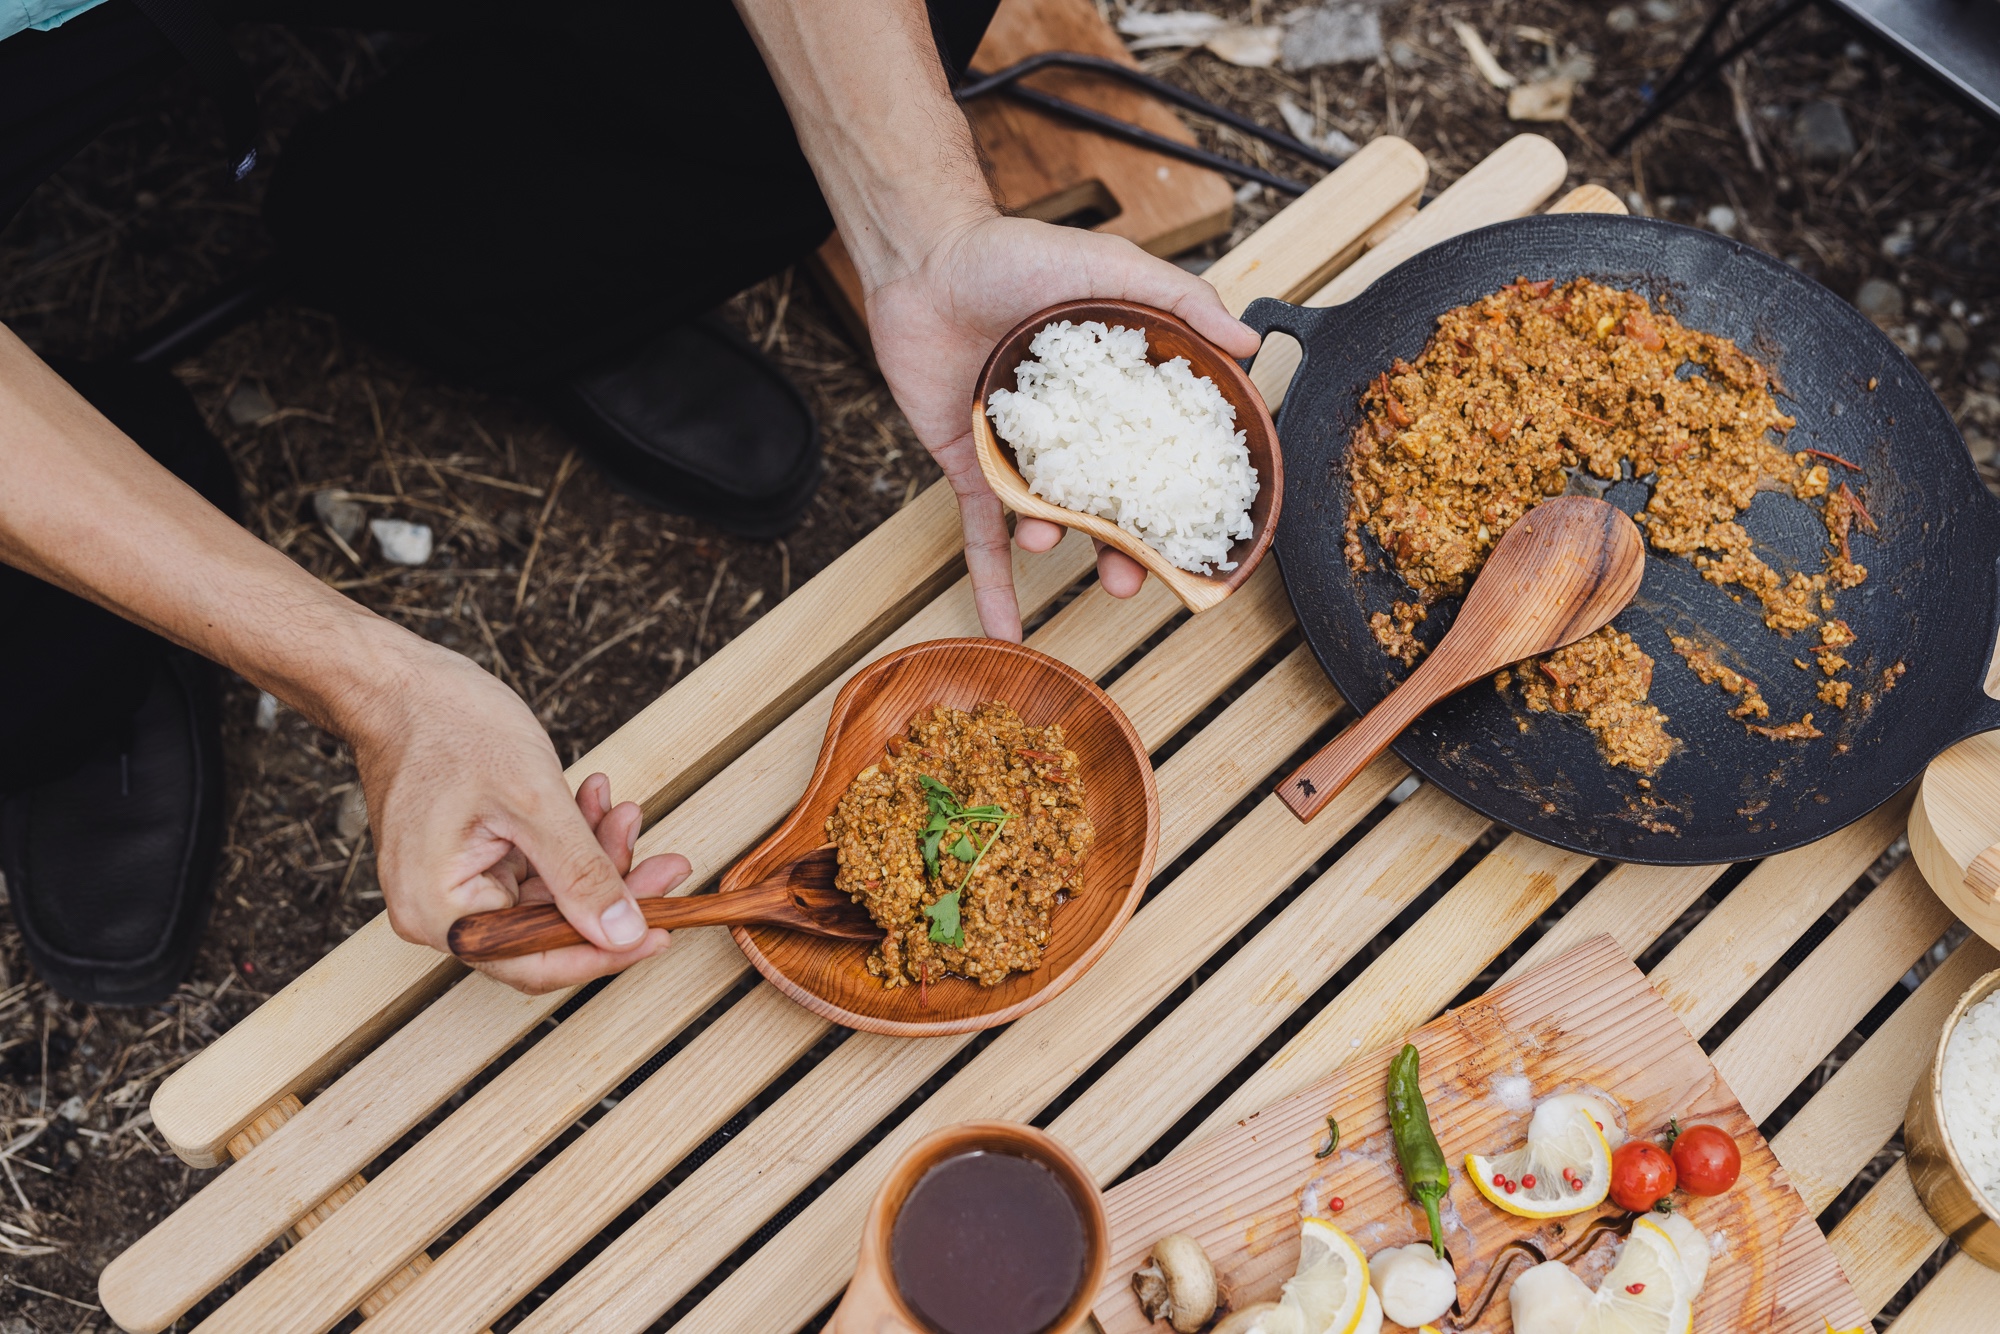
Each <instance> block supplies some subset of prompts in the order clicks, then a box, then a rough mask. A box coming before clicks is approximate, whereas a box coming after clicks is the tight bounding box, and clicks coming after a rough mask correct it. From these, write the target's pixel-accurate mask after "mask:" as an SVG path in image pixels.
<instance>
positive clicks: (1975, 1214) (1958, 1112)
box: [1903, 971, 2000, 1269]
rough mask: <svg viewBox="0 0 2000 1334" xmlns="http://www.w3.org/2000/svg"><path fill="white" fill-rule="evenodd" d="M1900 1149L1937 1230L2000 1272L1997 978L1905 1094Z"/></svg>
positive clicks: (1949, 1024) (1975, 987)
mask: <svg viewBox="0 0 2000 1334" xmlns="http://www.w3.org/2000/svg"><path fill="white" fill-rule="evenodd" d="M1903 1144H1904V1146H1905V1149H1906V1151H1907V1154H1908V1162H1909V1169H1910V1181H1911V1183H1912V1184H1913V1185H1914V1186H1915V1187H1916V1190H1917V1198H1919V1199H1921V1200H1922V1201H1923V1203H1924V1209H1925V1211H1926V1212H1928V1213H1929V1214H1930V1216H1931V1221H1932V1222H1934V1223H1936V1224H1937V1225H1938V1228H1939V1230H1940V1231H1943V1232H1945V1233H1946V1234H1948V1235H1949V1236H1950V1237H1951V1239H1952V1240H1953V1241H1955V1242H1957V1243H1958V1246H1959V1249H1960V1250H1962V1251H1964V1252H1965V1253H1966V1254H1967V1255H1969V1256H1971V1257H1972V1258H1973V1259H1975V1260H1977V1261H1979V1263H1981V1264H1983V1265H1985V1266H1986V1267H1987V1268H1988V1269H2000V1207H1996V1206H2000V971H1995V972H1991V973H1988V974H1987V975H1986V976H1984V977H1982V978H1980V979H1979V980H1978V981H1977V982H1975V983H1973V984H1972V987H1971V989H1970V990H1968V991H1967V992H1966V993H1965V994H1964V995H1963V996H1961V997H1959V999H1958V1004H1957V1005H1956V1006H1955V1007H1953V1009H1952V1012H1951V1017H1950V1018H1949V1019H1947V1020H1945V1025H1944V1031H1943V1032H1942V1033H1941V1034H1939V1035H1938V1044H1937V1050H1936V1051H1935V1052H1933V1053H1932V1055H1931V1060H1930V1062H1929V1064H1928V1065H1927V1066H1926V1067H1925V1070H1924V1075H1923V1078H1921V1079H1919V1080H1918V1081H1917V1086H1916V1088H1914V1089H1912V1090H1911V1091H1910V1106H1909V1109H1908V1110H1907V1111H1906V1112H1905V1113H1904V1116H1903Z"/></svg>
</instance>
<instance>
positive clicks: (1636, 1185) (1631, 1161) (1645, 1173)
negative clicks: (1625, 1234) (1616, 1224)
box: [1611, 1139, 1674, 1214]
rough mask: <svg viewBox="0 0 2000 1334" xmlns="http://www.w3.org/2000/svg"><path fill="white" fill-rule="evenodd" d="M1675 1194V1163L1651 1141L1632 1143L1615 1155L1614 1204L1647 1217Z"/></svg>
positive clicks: (1612, 1183)
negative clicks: (1668, 1197)
mask: <svg viewBox="0 0 2000 1334" xmlns="http://www.w3.org/2000/svg"><path fill="white" fill-rule="evenodd" d="M1673 1190H1674V1160H1673V1159H1671V1158H1669V1157H1667V1151H1666V1150H1665V1149H1663V1148H1661V1147H1660V1146H1659V1145H1657V1144H1655V1143H1653V1142H1652V1141H1651V1140H1643V1139H1628V1140H1626V1141H1625V1142H1624V1143H1623V1144H1621V1145H1619V1146H1618V1151H1617V1152H1616V1153H1614V1154H1612V1155H1611V1201H1612V1203H1614V1204H1616V1205H1617V1206H1618V1207H1619V1208H1620V1209H1630V1210H1631V1211H1632V1212H1633V1213H1635V1214H1643V1213H1645V1212H1646V1211H1647V1210H1648V1209H1650V1208H1652V1207H1653V1206H1654V1205H1655V1204H1658V1203H1659V1202H1660V1201H1661V1200H1663V1199H1665V1198H1666V1197H1667V1196H1669V1195H1671V1194H1673Z"/></svg>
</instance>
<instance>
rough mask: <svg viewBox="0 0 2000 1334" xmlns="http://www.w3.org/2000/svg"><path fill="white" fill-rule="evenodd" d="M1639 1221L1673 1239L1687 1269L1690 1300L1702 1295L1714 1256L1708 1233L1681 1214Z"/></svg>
mask: <svg viewBox="0 0 2000 1334" xmlns="http://www.w3.org/2000/svg"><path fill="white" fill-rule="evenodd" d="M1638 1221H1639V1222H1640V1223H1644V1224H1646V1225H1647V1226H1649V1227H1657V1228H1659V1229H1660V1230H1661V1231H1662V1232H1664V1233H1666V1234H1667V1236H1668V1237H1669V1238H1670V1239H1672V1241H1673V1243H1674V1249H1675V1250H1676V1251H1678V1252H1679V1253H1680V1257H1681V1268H1682V1269H1684V1270H1686V1271H1687V1280H1688V1300H1689V1301H1693V1300H1694V1299H1695V1298H1697V1297H1699V1296H1701V1290H1702V1288H1703V1287H1705V1286H1706V1285H1707V1283H1708V1262H1709V1260H1710V1259H1711V1258H1712V1257H1713V1256H1714V1250H1713V1248H1712V1247H1710V1245H1709V1242H1708V1237H1707V1235H1706V1234H1705V1233H1703V1232H1702V1230H1701V1229H1700V1228H1698V1227H1696V1226H1695V1225H1694V1224H1693V1223H1690V1222H1689V1221H1688V1220H1687V1218H1686V1217H1685V1216H1683V1215H1681V1214H1668V1215H1666V1216H1665V1217H1663V1218H1660V1219H1658V1220H1654V1219H1651V1218H1642V1219H1640V1220H1638ZM1634 1226H1637V1224H1634Z"/></svg>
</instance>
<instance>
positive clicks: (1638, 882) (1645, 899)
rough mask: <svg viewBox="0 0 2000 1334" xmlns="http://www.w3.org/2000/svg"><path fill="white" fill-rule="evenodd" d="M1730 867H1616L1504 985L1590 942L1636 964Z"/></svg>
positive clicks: (1511, 971) (1550, 931)
mask: <svg viewBox="0 0 2000 1334" xmlns="http://www.w3.org/2000/svg"><path fill="white" fill-rule="evenodd" d="M1728 869H1729V867H1728V866H1726V865H1724V866H1640V865H1637V864H1636V863H1627V864H1625V865H1623V866H1614V867H1612V868H1611V872H1610V874H1608V875H1606V876H1605V877H1604V879H1602V880H1600V881H1598V882H1597V883H1596V884H1595V885H1593V886H1591V889H1590V893H1588V894H1586V895H1585V896H1584V898H1583V901H1582V902H1580V903H1578V904H1576V905H1575V906H1574V907H1572V908H1571V909H1570V910H1569V911H1568V912H1566V913H1564V914H1563V915H1562V917H1561V919H1560V920H1558V921H1557V922H1556V923H1555V924H1554V925H1553V926H1551V927H1550V928H1549V929H1548V930H1547V931H1545V932H1543V933H1542V936H1541V938H1540V939H1538V940H1537V941H1536V942H1535V943H1534V944H1533V945H1530V946H1529V947H1528V951H1527V953H1525V954H1523V955H1522V956H1521V957H1520V958H1519V959H1518V960H1516V961H1515V963H1514V966H1513V967H1512V968H1509V969H1508V970H1507V971H1506V972H1505V973H1504V974H1502V975H1501V978H1500V980H1501V981H1502V982H1505V981H1507V980H1508V979H1510V978H1514V977H1519V976H1520V975H1521V974H1522V973H1525V972H1526V971H1528V969H1530V968H1537V967H1540V966H1541V965H1542V964H1545V963H1547V962H1548V961H1549V960H1550V959H1554V958H1557V957H1559V956H1561V955H1564V954H1567V953H1569V952H1570V951H1571V950H1573V949H1575V948H1576V947H1577V946H1578V945H1581V944H1582V943H1583V942H1584V941H1586V940H1589V939H1590V938H1591V937H1592V936H1610V937H1611V938H1613V939H1614V940H1616V941H1617V942H1618V943H1619V944H1620V945H1621V946H1623V947H1624V949H1625V953H1626V954H1628V955H1630V956H1631V957H1632V958H1634V959H1636V958H1638V957H1639V956H1640V955H1641V954H1644V953H1645V952H1646V949H1647V947H1648V946H1650V945H1651V944H1652V943H1653V942H1654V941H1656V940H1658V939H1659V938H1660V937H1661V936H1663V935H1665V934H1666V933H1667V928H1668V927H1670V926H1672V925H1673V924H1674V923H1675V922H1677V921H1679V920H1680V917H1681V914H1682V913H1684V912H1686V911H1687V910H1688V909H1689V908H1691V907H1693V906H1694V901H1695V900H1696V899H1698V898H1700V897H1701V896H1702V894H1703V893H1704V892H1705V891H1706V890H1707V889H1708V887H1709V886H1710V885H1712V884H1714V883H1715V882H1716V881H1717V880H1719V879H1721V878H1722V873H1723V872H1724V871H1727V870H1728Z"/></svg>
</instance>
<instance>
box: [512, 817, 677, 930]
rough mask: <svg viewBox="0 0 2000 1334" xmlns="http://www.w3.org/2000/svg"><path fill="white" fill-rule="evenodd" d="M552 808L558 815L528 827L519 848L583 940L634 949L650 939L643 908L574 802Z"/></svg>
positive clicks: (521, 834)
mask: <svg viewBox="0 0 2000 1334" xmlns="http://www.w3.org/2000/svg"><path fill="white" fill-rule="evenodd" d="M551 805H553V806H554V813H553V814H552V815H546V816H543V817H542V818H539V819H536V820H534V821H532V822H529V823H526V824H524V826H523V827H522V828H521V829H520V830H519V831H517V832H516V833H515V835H514V842H515V844H516V845H518V846H519V847H520V849H521V851H522V852H524V853H526V854H527V857H528V860H529V862H531V863H532V864H533V865H534V868H535V871H536V873H537V874H538V875H540V876H541V879H542V883H543V885H545V886H546V887H547V889H548V891H549V897H550V898H551V899H553V900H554V901H555V905H556V907H558V908H560V909H561V910H562V915H563V916H564V917H565V918H567V919H568V921H569V924H570V925H571V926H573V927H575V928H576V929H577V930H578V931H580V932H581V933H583V937H584V939H585V940H588V941H589V942H590V943H591V944H593V945H596V946H597V947H598V948H600V949H606V950H613V951H619V950H628V949H631V948H632V947H633V946H634V945H637V944H639V943H640V942H641V941H643V940H644V939H645V938H646V919H645V917H644V916H643V915H642V914H641V913H640V911H639V905H638V904H637V903H635V902H633V900H632V893H631V891H630V890H629V889H627V888H626V886H625V880H624V878H623V877H622V876H620V875H619V874H618V868H617V867H616V866H614V865H613V864H612V862H611V858H610V857H609V856H607V855H606V854H605V851H604V848H603V847H602V846H601V845H600V843H599V841H598V838H597V835H596V834H595V833H593V832H592V831H591V828H590V825H589V824H588V822H586V821H585V820H584V818H583V813H582V812H581V811H579V810H578V809H577V808H576V804H575V803H574V802H572V801H570V800H569V799H568V797H567V794H566V793H565V796H564V799H563V800H562V801H561V802H560V803H559V804H556V803H551Z"/></svg>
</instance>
